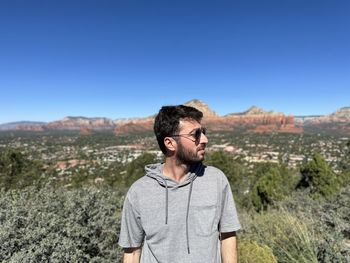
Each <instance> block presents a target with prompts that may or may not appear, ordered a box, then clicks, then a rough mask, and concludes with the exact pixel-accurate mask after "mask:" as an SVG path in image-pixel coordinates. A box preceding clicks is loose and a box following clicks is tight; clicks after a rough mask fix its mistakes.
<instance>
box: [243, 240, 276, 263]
mask: <svg viewBox="0 0 350 263" xmlns="http://www.w3.org/2000/svg"><path fill="white" fill-rule="evenodd" d="M238 258H239V262H240V263H277V259H276V258H275V256H274V255H273V253H272V250H271V249H270V248H269V247H268V246H265V245H259V244H258V243H257V242H255V241H253V240H244V239H243V240H239V242H238Z"/></svg>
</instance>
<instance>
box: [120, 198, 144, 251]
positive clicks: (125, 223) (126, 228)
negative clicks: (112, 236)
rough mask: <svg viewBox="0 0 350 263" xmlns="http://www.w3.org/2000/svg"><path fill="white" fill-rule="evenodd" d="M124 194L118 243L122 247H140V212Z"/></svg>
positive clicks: (142, 237)
mask: <svg viewBox="0 0 350 263" xmlns="http://www.w3.org/2000/svg"><path fill="white" fill-rule="evenodd" d="M129 198H130V196H128V195H127V196H126V198H125V201H124V206H123V212H122V219H121V227H120V234H119V241H118V244H119V245H120V246H121V247H123V248H128V247H140V246H141V245H142V242H143V239H144V231H143V228H142V225H141V217H140V213H139V212H138V211H137V209H136V208H135V207H134V206H133V205H132V203H131V202H130V200H129Z"/></svg>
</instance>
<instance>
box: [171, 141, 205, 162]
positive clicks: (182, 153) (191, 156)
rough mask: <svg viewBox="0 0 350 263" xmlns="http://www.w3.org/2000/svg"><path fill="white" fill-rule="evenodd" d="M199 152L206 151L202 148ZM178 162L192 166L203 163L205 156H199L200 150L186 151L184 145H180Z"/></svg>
mask: <svg viewBox="0 0 350 263" xmlns="http://www.w3.org/2000/svg"><path fill="white" fill-rule="evenodd" d="M199 150H204V148H203V147H202V148H200V149H199ZM176 160H177V163H178V164H186V165H192V164H196V163H200V162H202V161H203V160H204V155H198V149H196V150H193V151H191V150H187V149H184V147H183V146H182V144H181V143H179V146H178V151H177V153H176Z"/></svg>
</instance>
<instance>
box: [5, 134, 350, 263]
mask: <svg viewBox="0 0 350 263" xmlns="http://www.w3.org/2000/svg"><path fill="white" fill-rule="evenodd" d="M239 136H241V137H239ZM256 137H258V136H252V137H249V135H246V134H242V135H232V136H231V137H230V135H229V134H213V138H214V139H213V140H214V142H213V144H217V143H220V141H222V140H223V141H224V143H227V142H229V143H234V145H235V147H237V148H239V147H242V148H244V150H247V149H249V148H253V146H251V147H250V146H249V145H255V147H256V150H261V149H260V148H259V147H266V148H269V149H268V150H269V151H279V154H278V159H277V161H273V162H272V161H270V162H269V161H266V162H265V161H264V162H257V163H253V162H247V159H246V158H245V156H242V154H241V153H240V152H226V151H223V150H217V149H213V150H211V151H210V152H209V153H208V156H207V158H206V160H205V164H206V165H214V166H217V167H218V168H220V169H221V170H223V171H224V172H225V174H226V175H227V177H228V179H229V181H230V184H231V188H232V192H233V195H234V198H235V201H236V204H237V207H238V211H239V217H240V221H241V223H242V230H240V231H239V232H238V238H239V256H240V262H349V261H350V231H349V229H350V218H349V215H350V207H349V205H348V204H349V203H350V167H349V156H350V143H349V139H344V138H331V137H316V138H315V137H307V136H306V137H307V138H305V136H300V135H287V134H283V135H280V136H278V135H260V138H256ZM270 137H271V138H270ZM273 138H275V139H276V140H275V139H273ZM269 140H271V141H269ZM247 141H248V143H247ZM291 141H293V142H297V143H290V142H291ZM288 143H289V145H292V146H291V147H289V146H288ZM135 144H136V145H144V146H143V147H144V148H142V149H139V148H137V149H134V148H127V147H124V145H135ZM145 145H146V146H145ZM258 145H260V146H258ZM261 145H262V146H261ZM122 146H123V147H122ZM115 147H117V148H115ZM118 147H119V148H118ZM271 147H272V149H271ZM155 149H156V145H154V144H153V143H152V140H151V135H149V134H145V135H141V134H140V135H135V136H134V137H128V136H125V137H123V138H116V137H114V135H113V136H111V135H110V134H107V133H103V134H96V135H92V136H85V137H84V136H79V134H74V133H66V134H44V135H41V136H37V135H34V134H28V133H27V134H24V135H22V137H21V136H18V134H17V135H15V136H13V135H11V134H2V135H0V188H1V191H0V244H1V246H0V261H1V262H120V260H121V250H120V248H119V247H118V246H117V240H118V233H119V225H120V213H121V209H122V204H123V200H124V195H125V193H126V191H127V189H128V187H129V186H130V185H131V184H132V183H133V182H134V181H135V180H137V179H138V178H139V177H141V176H143V174H144V169H143V167H144V165H145V164H148V163H152V162H160V161H162V157H161V155H159V154H158V153H157V152H155V151H154V150H155ZM302 149H305V151H304V152H303V150H302ZM263 150H265V149H263ZM295 151H298V153H301V154H303V155H304V158H303V160H301V161H300V162H299V163H298V164H297V165H289V163H288V160H287V159H286V158H283V157H285V156H286V154H294V152H295ZM251 154H253V153H252V152H251ZM334 154H336V157H337V158H335V159H331V160H332V161H329V156H333V155H334ZM73 160H74V161H73Z"/></svg>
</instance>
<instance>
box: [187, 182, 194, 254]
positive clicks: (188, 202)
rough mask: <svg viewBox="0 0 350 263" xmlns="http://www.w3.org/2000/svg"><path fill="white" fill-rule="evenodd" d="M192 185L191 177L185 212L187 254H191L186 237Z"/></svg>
mask: <svg viewBox="0 0 350 263" xmlns="http://www.w3.org/2000/svg"><path fill="white" fill-rule="evenodd" d="M192 185H193V179H191V184H190V191H189V192H188V201H187V212H186V240H187V252H188V254H191V253H190V241H189V237H188V215H189V211H190V201H191V194H192Z"/></svg>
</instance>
